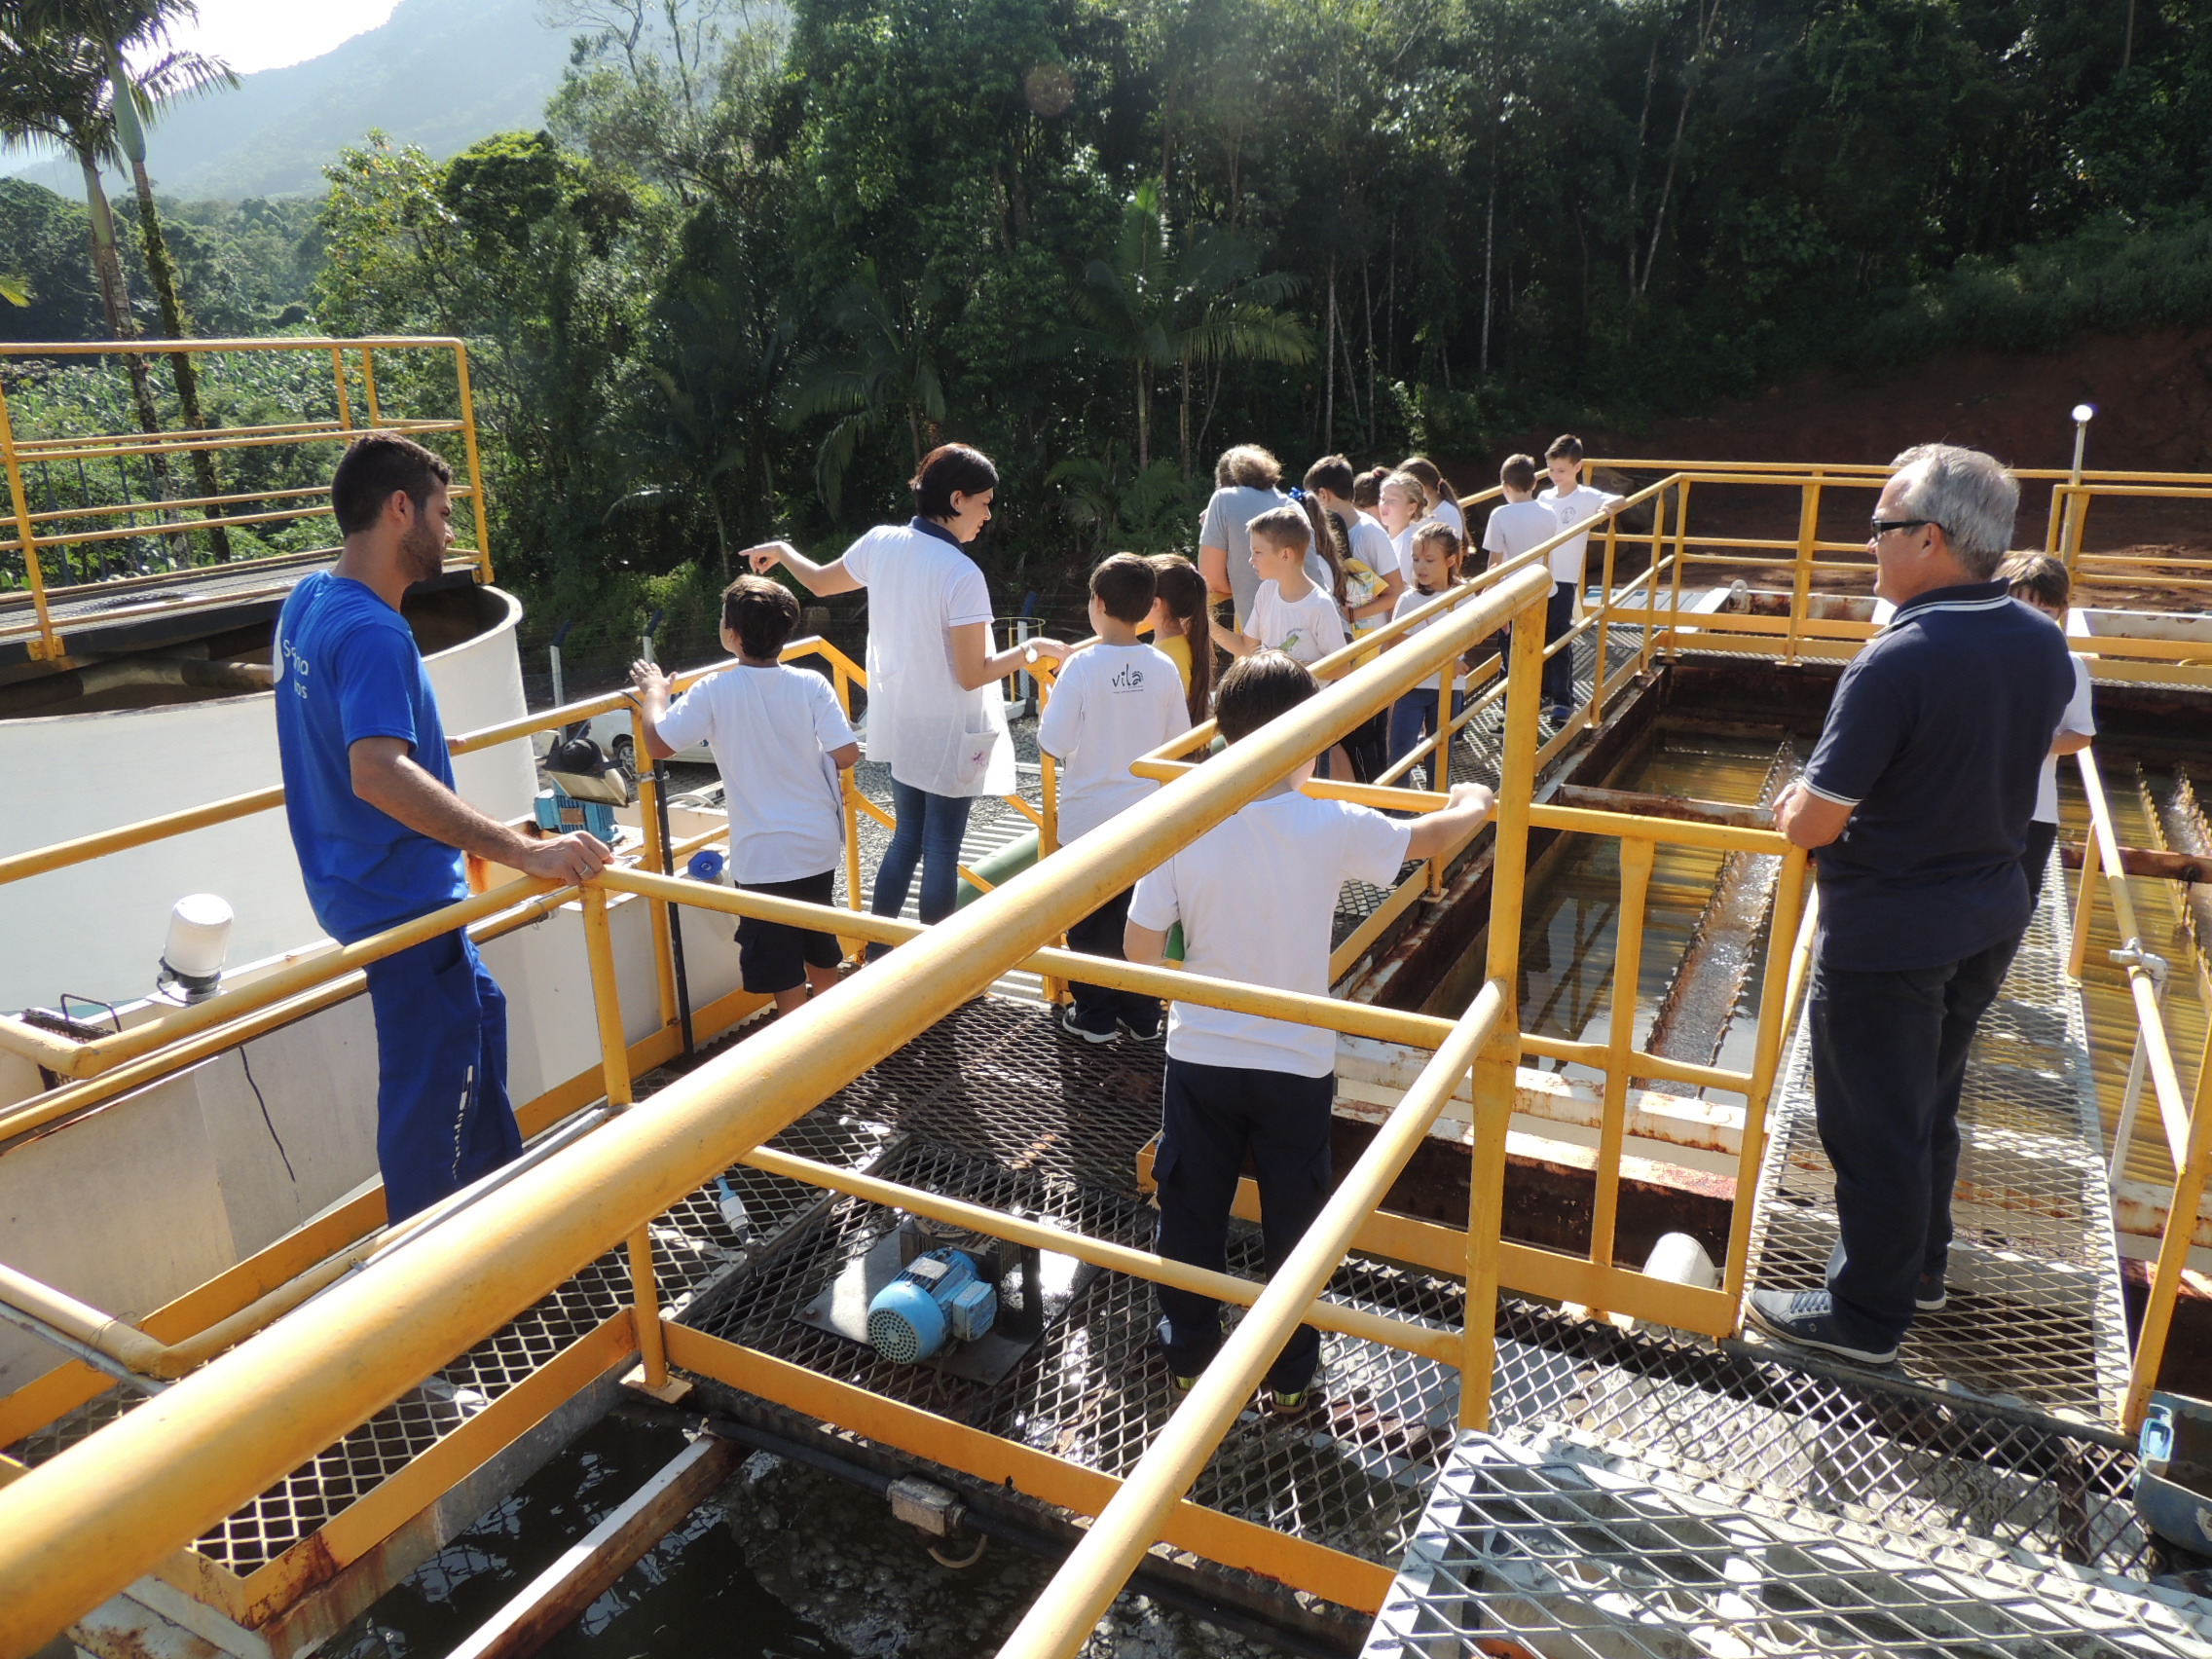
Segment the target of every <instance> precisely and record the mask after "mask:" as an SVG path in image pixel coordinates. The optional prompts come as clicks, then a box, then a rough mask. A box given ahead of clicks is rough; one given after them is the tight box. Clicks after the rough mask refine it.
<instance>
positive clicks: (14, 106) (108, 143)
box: [0, 8, 169, 497]
mask: <svg viewBox="0 0 2212 1659" xmlns="http://www.w3.org/2000/svg"><path fill="white" fill-rule="evenodd" d="M19 10H20V9H19V8H9V9H7V10H6V11H0V143H4V144H5V146H6V147H7V148H10V149H19V148H22V147H25V146H28V145H34V144H40V143H53V144H56V145H58V146H59V147H61V148H62V149H64V150H67V151H68V152H69V153H70V154H71V155H73V156H74V157H76V159H77V165H78V166H79V168H80V169H81V170H82V171H83V173H84V178H85V208H86V223H87V231H88V234H89V237H90V240H91V243H92V275H93V276H94V277H95V278H96V279H97V281H98V283H99V290H100V307H101V310H102V311H103V312H104V313H106V316H107V329H108V334H109V336H110V337H111V338H113V339H116V340H135V339H137V338H138V325H137V322H136V321H135V319H134V318H133V317H132V315H131V313H130V293H129V288H128V287H127V286H126V284H125V282H124V276H123V259H122V254H121V250H120V248H119V246H118V244H117V241H116V234H115V215H114V213H113V212H112V211H111V210H110V209H109V206H108V200H107V190H106V187H105V186H104V185H102V184H101V182H100V163H101V162H102V161H103V160H105V159H107V158H109V157H111V156H112V155H113V153H114V134H113V130H112V128H111V127H110V125H109V123H108V121H107V118H106V115H105V113H104V112H103V111H102V110H101V108H100V99H99V87H100V83H101V75H100V71H99V66H98V64H97V62H96V61H95V60H94V59H92V57H91V55H90V54H89V52H88V50H87V48H86V47H85V44H84V43H83V42H82V41H76V42H72V41H67V40H62V39H59V38H57V37H55V36H53V35H49V34H32V33H28V32H26V31H25V30H23V29H22V28H21V27H20V26H19V24H20V18H19V16H18V15H17V14H18V13H19ZM123 360H124V364H125V366H126V367H127V368H128V369H129V374H130V392H131V401H132V403H133V404H134V405H135V407H136V411H137V415H138V425H139V429H140V430H141V431H144V432H148V433H153V432H158V431H160V430H161V417H160V415H159V414H158V413H157V411H156V410H155V408H154V392H153V387H152V384H151V382H150V381H149V379H148V377H147V373H146V359H145V357H144V355H143V354H142V353H140V352H136V351H127V352H125V353H123ZM147 459H148V460H149V461H151V463H152V467H153V473H154V491H155V494H156V496H157V497H166V496H167V495H168V493H169V491H168V462H167V460H166V457H164V456H161V455H158V454H157V455H153V456H149V457H148V458H147Z"/></svg>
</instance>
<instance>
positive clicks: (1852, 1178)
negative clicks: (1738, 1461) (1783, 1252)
mask: <svg viewBox="0 0 2212 1659" xmlns="http://www.w3.org/2000/svg"><path fill="white" fill-rule="evenodd" d="M2019 945H2020V940H2019V937H2018V936H2017V935H2015V936H2013V937H2012V938H2010V939H2007V940H2000V941H1999V942H1998V943H1996V944H1993V945H1990V946H1989V947H1988V948H1987V949H1984V950H1979V951H1976V952H1975V953H1974V954H1972V956H1968V957H1963V958H1961V959H1960V960H1959V961H1956V962H1946V963H1943V964H1941V965H1940V966H1938V967H1935V968H1905V969H1889V970H1868V969H1836V968H1830V967H1828V966H1826V965H1825V963H1822V962H1821V961H1820V960H1819V959H1818V958H1816V959H1815V961H1814V966H1813V986H1812V1022H1813V1104H1814V1115H1815V1118H1816V1120H1817V1122H1818V1123H1819V1124H1820V1130H1821V1145H1822V1146H1823V1147H1824V1148H1825V1149H1826V1151H1827V1155H1828V1161H1829V1163H1831V1164H1832V1165H1834V1168H1835V1207H1836V1218H1837V1222H1838V1229H1837V1231H1838V1232H1839V1234H1840V1235H1841V1237H1840V1239H1839V1241H1838V1242H1837V1245H1836V1248H1835V1253H1834V1255H1833V1256H1831V1257H1830V1258H1829V1261H1828V1272H1827V1282H1828V1290H1829V1292H1830V1293H1831V1294H1832V1295H1833V1296H1834V1298H1835V1308H1836V1314H1837V1316H1838V1317H1839V1318H1840V1319H1841V1320H1842V1321H1843V1322H1844V1324H1845V1326H1846V1327H1847V1328H1848V1329H1849V1330H1850V1331H1851V1332H1852V1334H1853V1335H1855V1336H1857V1337H1859V1338H1860V1339H1862V1340H1863V1341H1864V1342H1865V1343H1866V1345H1867V1346H1870V1347H1889V1346H1894V1345H1895V1344H1896V1342H1897V1341H1898V1339H1899V1337H1901V1336H1903V1335H1904V1333H1905V1328H1906V1327H1907V1326H1908V1325H1910V1324H1911V1323H1912V1316H1913V1312H1914V1309H1913V1296H1914V1292H1915V1290H1916V1289H1917V1287H1918V1285H1919V1282H1920V1277H1921V1275H1922V1274H1923V1273H1935V1274H1940V1273H1942V1272H1943V1271H1944V1267H1945V1264H1946V1261H1947V1260H1948V1257H1949V1254H1950V1248H1951V1189H1952V1188H1953V1186H1955V1185H1956V1184H1957V1181H1958V1176H1959V1090H1960V1088H1961V1086H1962V1085H1963V1084H1964V1083H1965V1081H1966V1072H1967V1051H1968V1050H1970V1049H1971V1048H1972V1046H1973V1034H1974V1030H1975V1028H1976V1027H1977V1026H1978V1025H1979V1024H1980V1023H1981V1016H1982V1014H1985V1013H1986V1012H1987V1011H1988V1009H1989V1005H1990V1004H1991V1003H1993V1002H1995V1001H1996V1000H1997V992H1998V988H1999V987H2000V986H2002V985H2003V984H2004V982H2005V972H2006V970H2007V969H2008V968H2009V967H2010V966H2011V963H2012V953H2013V952H2014V951H2015V950H2017V949H2018V948H2019Z"/></svg>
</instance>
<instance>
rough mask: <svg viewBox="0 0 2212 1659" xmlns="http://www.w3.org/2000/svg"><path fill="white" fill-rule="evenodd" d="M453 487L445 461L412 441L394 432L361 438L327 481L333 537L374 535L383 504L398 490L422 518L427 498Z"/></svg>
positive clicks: (342, 458)
mask: <svg viewBox="0 0 2212 1659" xmlns="http://www.w3.org/2000/svg"><path fill="white" fill-rule="evenodd" d="M452 482H453V468H452V467H450V466H448V465H447V464H446V461H445V457H443V456H441V455H436V454H433V453H432V452H431V451H429V450H426V449H424V447H423V446H422V445H421V444H419V443H417V442H416V441H415V440H414V439H413V438H403V437H401V436H400V435H399V434H398V433H397V432H363V433H362V434H361V435H360V436H359V437H357V438H355V439H354V440H353V441H352V442H351V443H350V444H348V445H347V446H346V453H345V454H344V455H342V456H340V457H339V458H338V470H337V471H336V472H333V473H332V474H331V475H330V506H331V510H332V512H334V513H335V514H336V515H337V518H338V534H339V535H360V534H361V533H362V532H363V531H366V530H374V529H375V528H376V523H377V520H379V519H380V518H382V517H384V508H385V503H386V502H387V501H388V500H390V499H391V498H392V496H393V494H394V493H395V492H397V491H401V490H404V491H406V492H407V498H408V499H409V500H411V501H413V502H414V503H415V510H416V512H418V513H421V512H422V511H424V507H425V505H426V504H427V502H428V501H429V499H430V493H431V492H432V491H433V490H435V489H437V488H438V486H439V485H441V484H451V483H452Z"/></svg>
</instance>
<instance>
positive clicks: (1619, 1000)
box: [1590, 835, 1659, 1313]
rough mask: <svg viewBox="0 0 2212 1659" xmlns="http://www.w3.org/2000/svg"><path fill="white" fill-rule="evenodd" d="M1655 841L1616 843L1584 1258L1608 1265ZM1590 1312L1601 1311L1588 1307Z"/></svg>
mask: <svg viewBox="0 0 2212 1659" xmlns="http://www.w3.org/2000/svg"><path fill="white" fill-rule="evenodd" d="M1658 852H1659V846H1658V843H1657V842H1655V841H1652V840H1650V839H1648V838H1647V837H1644V836H1641V835H1637V836H1631V837H1629V838H1628V839H1626V840H1624V841H1622V842H1621V845H1620V860H1621V907H1620V909H1619V911H1618V912H1617V918H1618V919H1617V921H1616V923H1615V925H1614V931H1613V1014H1612V1018H1611V1020H1610V1021H1609V1022H1608V1029H1607V1031H1606V1033H1605V1049H1606V1053H1605V1093H1604V1104H1603V1105H1602V1107H1601V1108H1600V1116H1599V1120H1598V1167H1597V1168H1596V1169H1595V1170H1594V1171H1593V1174H1594V1175H1595V1177H1596V1180H1597V1190H1596V1193H1595V1195H1594V1197H1593V1198H1592V1202H1591V1209H1590V1259H1591V1260H1592V1261H1593V1262H1596V1263H1597V1264H1598V1265H1599V1266H1600V1267H1602V1268H1609V1267H1611V1266H1612V1265H1613V1226H1614V1221H1615V1218H1616V1216H1617V1214H1618V1211H1619V1208H1620V1198H1621V1136H1622V1134H1623V1132H1624V1130H1625V1120H1626V1119H1627V1117H1628V1079H1629V1056H1630V1053H1631V1052H1632V1051H1633V1050H1634V1049H1635V1047H1636V1007H1637V996H1636V993H1637V990H1638V981H1639V980H1640V979H1641V977H1642V968H1643V906H1644V902H1645V900H1646V899H1647V898H1648V897H1649V895H1650V890H1651V866H1652V864H1653V862H1654V860H1655V859H1656V858H1657V856H1658ZM1591 1311H1592V1312H1593V1313H1596V1312H1599V1311H1601V1310H1600V1309H1591Z"/></svg>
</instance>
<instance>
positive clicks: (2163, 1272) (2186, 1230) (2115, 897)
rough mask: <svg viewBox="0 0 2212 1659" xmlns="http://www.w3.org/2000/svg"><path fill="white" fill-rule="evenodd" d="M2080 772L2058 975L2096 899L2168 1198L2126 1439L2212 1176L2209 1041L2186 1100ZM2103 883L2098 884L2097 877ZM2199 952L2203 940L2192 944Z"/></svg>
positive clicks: (2096, 781)
mask: <svg viewBox="0 0 2212 1659" xmlns="http://www.w3.org/2000/svg"><path fill="white" fill-rule="evenodd" d="M2075 760H2076V761H2077V763H2078V764H2079V765H2080V766H2081V769H2082V792H2083V795H2084V796H2085V797H2086V798H2087V801H2088V807H2089V834H2088V838H2087V842H2086V844H2085V845H2084V846H2083V849H2082V877H2081V882H2080V884H2079V886H2078V887H2077V889H2076V897H2075V909H2074V954H2073V959H2072V960H2071V961H2070V962H2069V963H2068V964H2067V972H2068V974H2069V975H2071V976H2072V977H2074V978H2076V979H2079V978H2080V977H2082V972H2083V968H2084V967H2085V966H2086V960H2085V959H2086V955H2087V951H2088V942H2089V929H2090V921H2091V917H2092V914H2093V910H2094V906H2095V903H2096V900H2097V897H2098V895H2099V893H2100V891H2101V893H2102V895H2103V897H2104V899H2105V901H2106V903H2107V904H2108V905H2109V906H2110V907H2111V910H2112V914H2113V922H2114V925H2115V927H2116V929H2117V931H2118V933H2119V935H2120V940H2121V946H2120V949H2119V950H2116V951H2114V952H2113V960H2114V963H2115V965H2116V966H2118V967H2120V968H2122V969H2124V970H2125V972H2126V975H2127V989H2128V995H2129V998H2130V1000H2131V1001H2132V1002H2133V1004H2134V1012H2135V1040H2136V1043H2137V1045H2138V1051H2139V1052H2140V1054H2141V1056H2142V1059H2143V1063H2144V1070H2145V1073H2146V1074H2147V1078H2148V1081H2149V1084H2150V1087H2151V1091H2152V1098H2153V1100H2154V1101H2155V1102H2156V1103H2157V1111H2158V1123H2159V1126H2160V1128H2161V1130H2162V1131H2163V1138H2164V1140H2165V1144H2166V1151H2167V1154H2168V1155H2169V1156H2170V1158H2171V1159H2172V1161H2173V1192H2172V1195H2171V1197H2170V1198H2169V1199H2168V1201H2167V1204H2166V1215H2165V1222H2164V1224H2163V1226H2162V1227H2161V1228H2160V1229H2159V1233H2158V1253H2157V1263H2156V1266H2155V1267H2154V1269H2153V1270H2152V1274H2151V1287H2150V1294H2149V1298H2148V1300H2147V1301H2146V1302H2145V1304H2144V1308H2143V1322H2142V1327H2141V1329H2140V1331H2139V1333H2138V1335H2137V1337H2136V1341H2135V1353H2134V1357H2133V1359H2132V1360H2131V1361H2130V1363H2129V1367H2128V1375H2127V1396H2126V1400H2125V1402H2124V1404H2123V1407H2122V1410H2121V1416H2120V1420H2121V1423H2122V1426H2124V1427H2125V1428H2126V1429H2127V1430H2128V1431H2129V1432H2130V1433H2132V1432H2134V1430H2135V1429H2137V1428H2138V1427H2140V1426H2141V1424H2142V1421H2143V1414H2144V1412H2145V1410H2146V1409H2147V1408H2148V1406H2149V1405H2150V1401H2151V1392H2152V1390H2153V1389H2154V1388H2156V1387H2157V1385H2158V1371H2159V1368H2160V1367H2161V1366H2162V1365H2163V1364H2164V1362H2165V1356H2166V1342H2167V1339H2168V1338H2169V1337H2170V1336H2171V1335H2172V1333H2173V1318H2174V1308H2175V1304H2176V1303H2177V1301H2178V1300H2179V1298H2180V1295H2181V1286H2182V1272H2183V1270H2184V1269H2185V1268H2186V1267H2187V1266H2188V1265H2189V1250H2190V1245H2191V1243H2192V1241H2193V1240H2194V1237H2195V1233H2196V1221H2197V1214H2198V1211H2199V1209H2200V1208H2201V1206H2202V1204H2203V1201H2204V1185H2205V1179H2206V1176H2207V1174H2208V1173H2212V1037H2208V1038H2207V1040H2206V1043H2205V1049H2204V1053H2203V1055H2202V1057H2201V1058H2200V1059H2199V1060H2198V1062H2197V1069H2196V1088H2195V1090H2194V1095H2192V1093H2191V1091H2189V1090H2188V1089H2186V1088H2184V1087H2183V1085H2182V1081H2181V1076H2180V1073H2179V1072H2178V1071H2177V1070H2176V1068H2175V1065H2174V1056H2173V1046H2172V1044H2171V1042H2170V1041H2169V1039H2168V1037H2167V1033H2166V1021H2165V1012H2164V1009H2163V1007H2162V1005H2161V1003H2160V1000H2159V995H2158V979H2157V971H2156V965H2155V964H2154V963H2153V961H2152V960H2151V958H2150V952H2149V951H2148V950H2147V949H2146V947H2145V945H2144V939H2143V933H2142V930H2141V928H2140V927H2139V926H2138V924H2137V921H2136V915H2135V902H2134V898H2133V896H2132V895H2131V894H2130V893H2129V892H2128V890H2127V878H2126V872H2125V869H2124V867H2123V866H2122V865H2121V862H2120V837H2119V834H2118V833H2117V832H2116V830H2114V827H2113V816H2112V804H2111V802H2110V800H2108V799H2107V797H2106V795H2105V788H2104V779H2103V777H2102V775H2101V774H2100V773H2099V771H2098V769H2097V760H2096V752H2095V751H2094V750H2093V749H2084V750H2082V751H2081V752H2080V753H2079V754H2077V755H2076V756H2075ZM2100 875H2101V876H2103V877H2104V879H2103V881H2102V882H2101V883H2100V881H2099V877H2100ZM2196 946H2197V949H2198V950H2199V951H2200V952H2201V951H2204V950H2205V949H2206V948H2207V947H2208V946H2212V940H2202V939H2199V940H2197V941H2196ZM2130 1132H2131V1125H2130V1124H2127V1123H2126V1122H2124V1121H2123V1122H2121V1123H2120V1124H2117V1125H2115V1135H2116V1145H2115V1152H2114V1156H2115V1160H2116V1166H2117V1161H2118V1160H2119V1159H2120V1157H2122V1156H2124V1151H2125V1144H2126V1141H2127V1139H2128V1137H2129V1134H2130Z"/></svg>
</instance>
